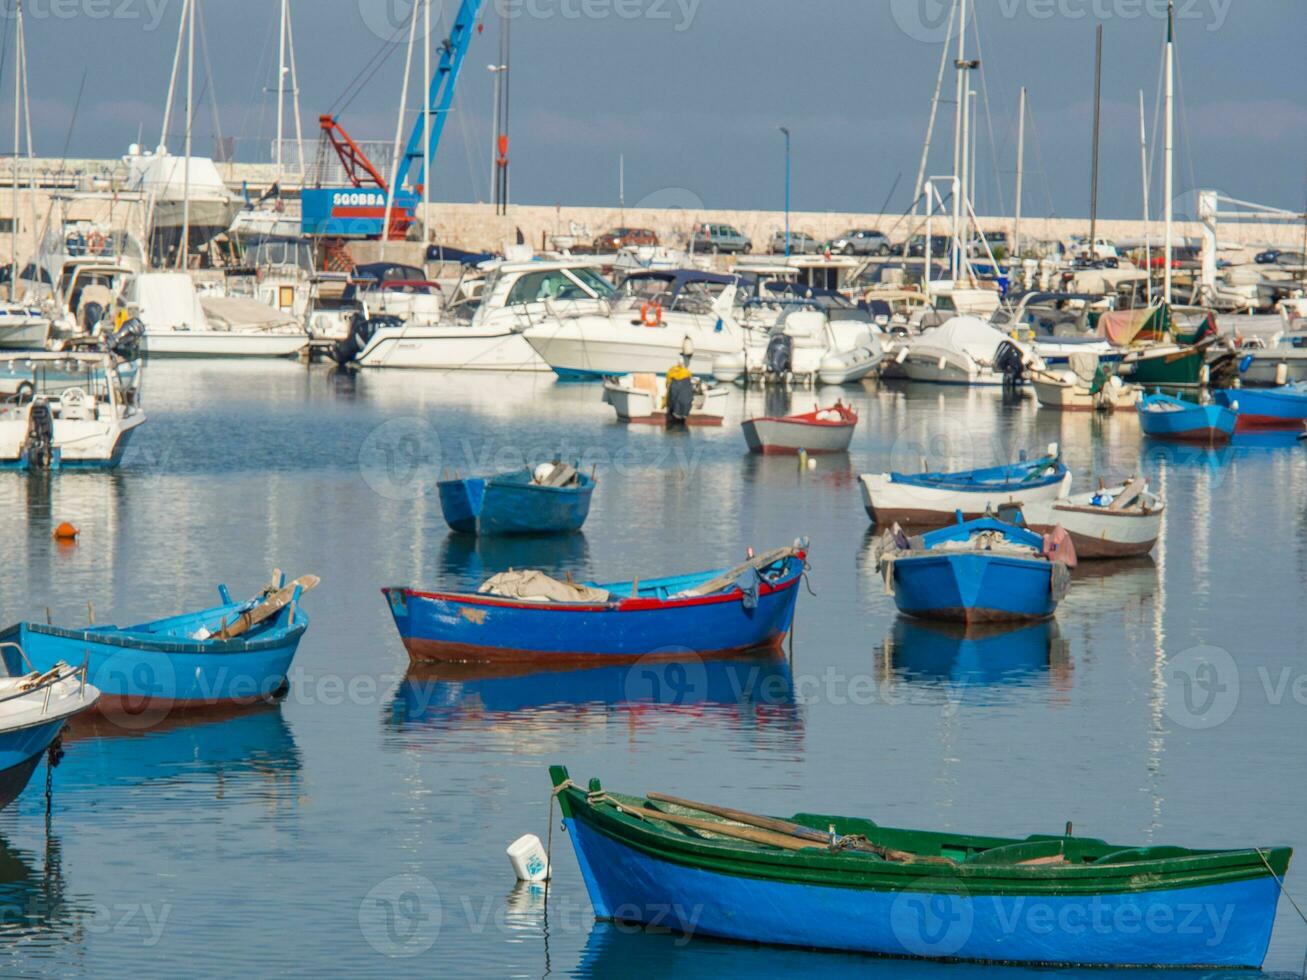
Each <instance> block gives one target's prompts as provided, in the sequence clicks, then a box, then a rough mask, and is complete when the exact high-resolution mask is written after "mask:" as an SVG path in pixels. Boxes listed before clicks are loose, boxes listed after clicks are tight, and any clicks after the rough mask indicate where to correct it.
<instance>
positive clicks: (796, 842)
mask: <svg viewBox="0 0 1307 980" xmlns="http://www.w3.org/2000/svg"><path fill="white" fill-rule="evenodd" d="M608 802H609V803H611V804H612V805H613V806H615V807H617V809H618V810H620V811H621V812H622V813H629V814H630V815H631V816H634V817H640V818H642V819H644V820H662V821H665V822H666V823H671V824H677V825H678V826H681V827H690V828H692V829H694V830H706V831H708V832H709V833H713V834H720V835H721V836H723V837H733V838H735V839H736V840H746V841H749V842H750V843H753V844H765V845H767V846H768V847H777V848H780V849H782V850H786V851H802V850H807V849H808V848H811V847H823V846H827V845H829V843H830V841H829V839H820V840H815V841H814V840H806V839H803V838H799V837H795V836H794V835H792V834H782V833H774V832H772V831H770V830H762V829H760V828H757V827H737V826H733V825H732V824H728V823H722V822H721V821H718V820H704V819H701V818H700V817H686V816H682V815H681V814H679V813H668V812H667V811H665V810H649V809H647V808H645V807H640V806H632V805H631V804H629V803H623V802H621V801H620V800H614V799H612V798H611V797H610V798H609V799H608Z"/></svg>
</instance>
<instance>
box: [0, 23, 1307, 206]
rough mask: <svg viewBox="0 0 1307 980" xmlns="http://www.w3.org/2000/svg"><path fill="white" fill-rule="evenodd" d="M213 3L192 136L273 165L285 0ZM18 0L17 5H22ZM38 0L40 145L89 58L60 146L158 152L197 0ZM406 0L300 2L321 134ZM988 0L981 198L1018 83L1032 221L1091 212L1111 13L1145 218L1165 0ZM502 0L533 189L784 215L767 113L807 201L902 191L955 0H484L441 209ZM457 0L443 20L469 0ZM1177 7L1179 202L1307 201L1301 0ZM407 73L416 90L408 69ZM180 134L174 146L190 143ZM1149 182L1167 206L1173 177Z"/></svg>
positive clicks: (362, 126)
mask: <svg viewBox="0 0 1307 980" xmlns="http://www.w3.org/2000/svg"><path fill="white" fill-rule="evenodd" d="M200 2H201V8H200V9H201V12H202V16H203V20H204V23H205V41H206V44H205V45H204V46H205V47H207V50H208V61H209V63H210V65H211V66H212V71H211V73H210V72H206V71H204V69H203V65H202V66H201V84H203V85H204V86H205V90H204V91H205V101H204V103H203V104H202V105H201V106H200V112H199V117H198V120H197V123H196V139H197V141H198V142H197V145H198V146H200V147H203V148H205V150H206V151H207V149H208V147H210V146H211V141H212V132H213V124H212V122H211V116H212V110H211V108H210V107H209V104H208V99H209V95H210V93H212V94H215V95H216V98H217V104H218V118H219V124H220V125H221V127H222V131H223V133H224V134H225V135H227V136H234V137H236V138H237V140H238V147H239V150H238V152H239V155H240V156H241V157H242V158H247V159H248V158H255V157H258V156H263V157H264V158H266V156H267V149H266V141H267V140H268V139H269V138H270V137H271V136H272V135H273V133H274V132H275V110H274V106H273V101H274V100H273V98H272V96H270V95H269V94H268V92H267V90H268V89H269V88H271V87H273V86H274V85H275V78H274V76H275V64H276V20H277V17H276V13H277V12H276V4H275V3H274V2H273V0H200ZM950 2H951V0H950ZM4 3H5V5H6V6H8V7H12V5H13V3H14V0H4ZM24 3H25V8H26V9H27V10H28V21H27V25H28V26H27V30H28V45H29V52H30V55H29V57H30V61H31V62H32V66H31V76H32V100H33V103H32V105H33V116H34V128H35V142H36V148H37V152H38V153H39V154H41V155H47V156H59V155H61V154H62V151H63V147H64V143H65V139H66V138H67V134H68V130H69V126H70V120H71V117H72V108H73V104H74V102H75V100H76V98H77V92H78V88H79V84H80V82H81V77H82V70H83V66H85V67H86V68H87V70H88V74H87V81H86V87H85V91H84V93H83V95H82V103H81V107H80V109H79V111H78V114H77V118H76V120H75V122H74V123H73V126H72V136H71V141H70V150H69V152H70V154H71V155H73V156H113V155H117V154H120V153H122V152H123V151H124V150H125V148H126V147H127V145H128V144H129V143H131V142H133V141H135V140H136V138H137V134H138V132H140V131H143V132H144V134H145V141H146V143H147V144H153V143H154V142H156V141H157V139H158V135H159V128H160V124H161V119H162V113H163V102H164V96H165V93H166V88H167V82H168V73H169V68H170V65H171V58H172V52H173V45H174V42H175V38H176V29H177V21H178V19H179V17H180V13H181V0H24ZM408 3H409V0H293V16H294V19H295V23H296V34H297V44H298V53H299V60H300V72H301V89H302V93H303V95H302V103H303V116H304V122H305V126H306V132H307V133H308V135H309V138H310V139H316V133H317V123H316V120H317V116H318V115H319V113H321V112H324V111H328V110H329V109H331V108H332V107H333V105H334V104H335V103H337V101H338V99H339V98H340V96H341V95H342V93H343V92H344V91H345V89H346V87H347V85H348V84H349V82H350V80H351V79H353V78H355V76H356V75H357V74H358V73H359V72H360V71H361V70H363V69H365V67H366V66H367V65H368V64H369V63H370V61H371V60H372V59H373V56H374V55H375V54H377V53H378V51H380V50H382V49H383V47H384V46H385V41H383V40H382V39H381V38H380V37H379V36H378V35H379V34H384V33H388V32H389V29H388V27H387V25H388V24H390V23H393V22H396V21H397V20H402V18H403V15H404V13H405V11H406V9H407V4H408ZM978 3H979V14H978V29H979V35H980V44H981V55H982V56H983V59H984V80H985V87H986V88H987V92H982V93H981V95H980V96H979V98H980V100H981V103H982V110H981V112H982V114H981V118H980V126H981V131H982V142H981V145H980V149H979V181H978V184H979V187H978V192H977V197H978V199H979V208H978V209H979V210H980V211H981V212H982V213H998V212H1000V211H1001V212H1005V213H1006V212H1010V210H1011V206H1012V195H1013V173H1012V171H1013V169H1014V164H1015V143H1016V139H1015V132H1016V104H1017V92H1018V89H1019V88H1020V86H1022V85H1025V86H1027V87H1028V89H1029V91H1030V106H1031V120H1032V121H1031V124H1030V128H1029V140H1028V143H1027V172H1028V174H1027V193H1026V196H1025V211H1026V213H1027V214H1030V215H1036V216H1043V215H1050V214H1058V215H1068V216H1079V215H1084V214H1086V213H1087V212H1088V201H1089V171H1090V168H1089V160H1090V121H1091V112H1092V83H1093V44H1094V27H1095V26H1096V25H1097V24H1099V23H1101V24H1102V25H1103V26H1104V47H1105V51H1104V62H1105V69H1104V87H1103V98H1104V107H1103V155H1102V160H1103V162H1102V191H1101V195H1100V200H1101V205H1100V209H1101V213H1102V214H1103V215H1104V216H1106V217H1133V216H1135V215H1137V214H1138V213H1139V212H1140V209H1141V192H1140V184H1141V178H1140V163H1139V146H1138V92H1139V90H1140V89H1142V90H1143V91H1144V93H1145V100H1146V102H1147V104H1148V113H1147V114H1148V119H1149V123H1148V125H1149V130H1150V137H1151V136H1152V135H1153V123H1154V115H1155V99H1156V97H1157V94H1158V81H1159V66H1160V57H1161V49H1162V40H1163V35H1164V29H1165V28H1164V21H1163V19H1162V18H1161V17H1160V16H1159V14H1160V13H1161V12H1162V10H1164V3H1161V2H1160V0H978ZM495 4H499V5H500V6H495ZM502 5H507V9H508V10H509V11H510V13H511V14H512V15H513V18H514V19H513V26H512V37H513V88H512V91H513V126H512V135H513V143H512V160H513V190H514V197H515V199H517V200H519V201H523V202H529V203H536V204H554V203H566V204H607V203H615V202H616V198H617V183H618V181H617V172H618V157H619V154H623V153H624V154H625V155H626V181H627V184H626V186H627V193H626V199H627V203H628V204H634V203H637V202H640V201H642V200H646V199H647V200H652V201H654V202H658V201H670V202H672V203H686V202H694V201H701V202H702V203H703V204H704V205H705V206H707V207H723V208H779V207H780V206H781V204H782V201H783V187H784V185H783V177H784V164H783V141H782V137H781V135H780V134H779V133H778V132H777V127H778V126H781V125H786V126H789V127H790V129H791V130H792V131H793V133H794V147H795V158H794V180H795V184H794V207H795V208H796V209H798V210H848V211H858V210H878V209H880V207H881V206H882V204H884V202H885V201H886V200H887V198H888V199H889V201H890V208H891V210H896V209H897V210H901V209H903V208H905V207H907V205H908V202H909V198H910V196H911V187H912V183H913V179H914V177H915V173H916V168H917V159H918V156H919V154H920V152H921V144H922V138H923V135H924V130H925V124H926V119H927V114H928V110H929V100H930V94H931V91H932V89H933V86H934V79H935V73H936V71H937V68H938V63H939V55H940V39H939V35H940V34H942V32H943V26H944V25H943V20H945V19H947V9H948V8H947V6H946V5H945V2H944V0H489V2H487V4H486V11H487V12H486V14H485V15H484V17H485V21H486V29H485V32H484V33H483V34H480V35H478V36H477V37H476V38H474V40H473V48H472V51H471V53H470V55H469V58H468V62H467V67H466V70H465V73H464V77H463V79H462V80H461V84H460V88H459V95H458V98H457V101H456V104H455V109H456V112H455V115H454V116H453V117H452V118H451V119H450V122H449V125H448V127H447V130H446V138H445V141H444V144H443V145H442V146H441V148H440V155H439V158H438V160H437V164H436V177H435V184H434V188H435V195H436V197H437V198H439V199H447V200H458V201H465V200H478V199H483V198H484V197H485V195H486V183H487V180H488V168H489V163H488V152H489V145H488V144H489V142H490V133H489V130H490V104H491V95H492V89H491V78H490V74H489V72H488V71H487V70H486V66H487V65H489V64H491V63H493V62H495V61H496V60H497V55H498V31H499V18H498V13H497V11H498V10H500V9H503V6H502ZM439 6H440V5H439V3H437V7H439ZM444 7H445V9H444V10H443V11H442V13H443V18H442V19H440V24H441V25H442V26H441V27H440V28H438V30H437V33H442V34H443V33H444V32H445V31H446V30H447V26H446V25H447V24H448V20H449V18H450V17H451V16H452V12H453V9H454V0H445V4H444ZM1178 10H1179V29H1178V38H1179V58H1180V62H1179V64H1180V77H1181V89H1182V93H1181V94H1182V102H1181V106H1180V112H1179V120H1180V125H1181V132H1180V136H1179V140H1178V144H1177V195H1178V196H1179V197H1180V203H1179V207H1180V209H1181V211H1184V210H1185V209H1186V207H1187V206H1188V205H1187V201H1188V199H1189V198H1186V196H1185V194H1186V192H1189V191H1191V190H1192V189H1193V188H1194V187H1206V186H1211V187H1216V188H1218V189H1220V190H1222V191H1224V192H1225V193H1227V194H1231V195H1233V196H1235V197H1240V198H1245V199H1250V200H1255V201H1260V202H1264V203H1267V204H1273V205H1278V206H1281V207H1286V208H1292V209H1295V210H1302V209H1303V208H1304V207H1307V72H1305V71H1304V70H1303V65H1304V64H1307V2H1304V0H1178ZM11 25H12V21H9V22H7V30H8V32H9V33H10V34H12V26H11ZM972 47H973V50H974V44H973V45H972ZM6 51H7V53H8V52H11V51H12V47H11V45H6ZM403 60H404V49H403V46H402V45H400V46H397V47H396V49H395V50H394V51H392V52H391V54H390V57H389V58H388V59H387V60H385V62H384V64H382V66H381V68H380V69H379V70H378V71H376V73H375V74H373V75H372V76H371V78H370V81H369V82H368V83H367V85H366V86H365V87H364V88H363V90H362V91H361V93H360V94H359V95H358V96H357V98H355V99H354V100H353V102H352V103H351V104H350V105H349V106H348V107H347V108H346V109H345V110H344V112H343V113H342V119H343V121H344V122H345V124H346V126H347V127H348V128H349V130H350V131H351V132H352V133H353V134H354V135H355V136H356V137H358V138H379V139H390V138H393V133H394V127H395V112H396V110H397V107H398V101H399V89H400V82H401V75H402V67H403ZM414 80H415V84H422V82H421V80H419V79H418V78H417V73H416V72H415V74H414ZM951 82H952V78H951V77H950V78H949V80H948V82H946V86H945V90H946V96H947V97H951V93H952V85H951ZM209 86H211V88H210V87H209ZM9 92H12V60H11V59H9V58H7V59H6V62H5V66H4V79H3V80H0V104H3V111H0V134H7V133H9V132H11V130H12V108H11V106H10V105H9V100H10V99H11V96H8V95H6V94H5V93H9ZM986 101H987V102H988V117H987V116H986V114H985V112H984V103H985V102H986ZM941 121H942V125H941V129H940V132H939V135H938V142H937V147H938V153H937V155H936V156H935V157H934V163H933V164H932V167H931V170H932V171H933V172H936V173H943V172H945V171H946V170H947V169H948V168H949V166H950V164H951V150H950V149H949V145H950V142H949V141H950V140H951V136H952V106H951V105H946V106H943V107H942V108H941ZM991 127H992V131H993V143H992V145H991V142H990V130H991ZM406 129H407V127H406ZM3 139H5V137H4V136H2V135H0V140H3ZM173 142H174V144H175V147H174V148H175V149H176V148H177V145H179V142H180V141H179V140H174V141H173ZM6 150H7V143H6ZM310 152H311V151H310ZM896 181H897V186H895V185H896ZM891 189H893V193H892V194H891ZM1153 197H1154V201H1155V203H1156V202H1159V201H1160V197H1161V189H1160V179H1159V180H1158V182H1157V183H1156V184H1155V186H1154V190H1153Z"/></svg>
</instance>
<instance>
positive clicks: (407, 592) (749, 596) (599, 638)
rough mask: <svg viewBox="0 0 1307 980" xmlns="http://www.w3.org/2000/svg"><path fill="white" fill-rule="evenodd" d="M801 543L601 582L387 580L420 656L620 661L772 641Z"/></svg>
mask: <svg viewBox="0 0 1307 980" xmlns="http://www.w3.org/2000/svg"><path fill="white" fill-rule="evenodd" d="M806 561H807V543H806V542H805V541H798V542H796V543H795V545H794V546H793V547H790V548H782V549H778V550H776V551H772V552H768V553H767V554H764V555H759V556H751V557H750V558H749V559H748V560H747V561H746V562H744V563H743V564H741V565H737V566H735V567H734V568H730V569H725V570H717V571H708V572H697V573H694V574H690V575H680V576H676V577H672V578H661V579H648V580H645V581H641V580H640V579H634V580H632V581H627V582H610V583H606V584H594V583H584V584H581V583H575V582H572V581H570V580H569V581H566V582H560V581H556V580H554V579H551V578H549V577H548V576H546V575H544V574H543V573H541V572H507V573H504V574H502V575H497V576H495V577H494V578H492V579H490V580H489V581H488V582H486V583H485V584H484V585H483V586H481V589H480V591H478V592H475V593H459V592H420V591H417V590H415V589H409V588H399V587H394V588H388V589H383V590H382V592H383V594H384V595H385V596H386V600H387V602H388V603H389V604H390V611H391V614H392V615H393V616H394V617H395V625H396V627H398V629H399V634H400V636H401V638H402V639H403V641H404V645H405V647H406V648H407V649H408V652H409V656H410V657H411V658H412V659H413V660H417V661H445V662H472V663H482V662H492V661H535V660H542V661H551V662H568V661H571V662H591V663H594V662H614V661H616V662H621V661H623V660H625V661H634V660H637V659H640V658H644V657H660V656H664V657H667V658H669V659H675V658H683V657H684V656H685V655H686V654H687V653H692V654H695V655H699V656H704V655H716V656H721V655H727V654H732V653H745V652H753V651H758V650H760V649H765V648H768V647H771V648H778V647H779V646H780V645H781V642H782V641H783V640H784V638H785V636H786V635H787V634H788V633H789V631H790V626H791V624H792V622H793V619H794V606H795V602H796V601H797V599H798V589H799V581H800V579H802V577H803V574H804V571H805V570H806V567H807V565H806Z"/></svg>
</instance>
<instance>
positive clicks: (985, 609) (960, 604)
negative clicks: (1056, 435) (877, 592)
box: [878, 517, 1074, 623]
mask: <svg viewBox="0 0 1307 980" xmlns="http://www.w3.org/2000/svg"><path fill="white" fill-rule="evenodd" d="M895 531H897V528H896V529H894V531H890V532H887V533H886V535H885V538H884V539H883V541H882V543H881V545H880V552H879V556H878V558H879V561H878V563H879V567H880V569H881V574H882V575H883V576H884V578H885V586H886V588H887V589H888V590H889V591H891V592H892V593H893V595H894V602H895V604H896V605H897V606H898V607H899V611H900V612H903V613H907V614H908V615H909V616H917V617H920V618H923V619H943V620H950V621H957V622H965V623H994V622H1007V621H1021V620H1037V619H1046V618H1048V617H1049V616H1051V615H1053V612H1054V610H1055V609H1057V604H1058V601H1059V600H1060V599H1061V598H1062V596H1063V595H1065V593H1066V589H1067V588H1068V586H1069V585H1070V578H1071V573H1070V570H1069V568H1068V567H1067V565H1066V564H1064V563H1063V562H1062V561H1054V560H1051V559H1050V558H1049V557H1048V556H1047V555H1046V553H1045V545H1044V538H1043V536H1042V535H1039V534H1035V533H1034V532H1033V531H1029V530H1027V529H1026V528H1024V527H1018V526H1017V525H1015V524H1008V523H1006V522H1004V521H999V520H995V519H994V518H992V517H983V518H981V519H980V520H976V521H959V522H958V523H957V524H955V525H953V526H952V527H946V528H942V529H941V530H938V531H932V532H930V533H929V534H925V535H922V536H921V537H916V538H912V539H910V540H909V539H907V538H906V537H904V536H903V534H902V532H901V531H898V533H897V534H896V533H895ZM1071 560H1072V561H1074V557H1072V558H1071Z"/></svg>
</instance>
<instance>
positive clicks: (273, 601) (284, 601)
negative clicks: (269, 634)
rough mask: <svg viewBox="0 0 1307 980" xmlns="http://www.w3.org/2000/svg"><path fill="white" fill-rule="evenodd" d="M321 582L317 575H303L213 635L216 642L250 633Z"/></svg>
mask: <svg viewBox="0 0 1307 980" xmlns="http://www.w3.org/2000/svg"><path fill="white" fill-rule="evenodd" d="M320 581H321V579H319V578H318V577H317V576H316V575H303V576H301V577H300V578H297V579H296V580H295V581H294V582H291V583H290V584H289V585H287V586H286V587H285V588H283V589H279V590H278V591H276V592H274V593H272V594H271V595H270V596H268V597H267V598H266V599H264V600H263V601H262V602H261V603H259V604H258V605H257V606H255V607H254V608H253V609H251V610H250V611H249V612H246V613H242V614H241V615H240V616H239V617H237V619H236V621H235V622H233V623H230V624H228V625H226V626H224V627H223V628H222V629H221V630H219V631H218V632H217V633H215V634H214V635H213V638H214V639H215V640H230V639H233V638H235V637H237V636H241V635H243V634H244V633H247V632H249V631H250V630H251V629H253V628H254V627H255V626H257V625H258V624H259V623H261V622H263V621H264V620H265V619H270V618H271V617H273V616H275V615H277V613H279V612H281V611H282V610H283V609H285V608H286V607H287V606H289V605H290V604H291V603H292V602H294V601H295V599H296V598H297V597H299V596H302V595H304V593H306V592H308V591H310V590H311V589H313V588H316V587H317V585H318V583H319V582H320Z"/></svg>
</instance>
